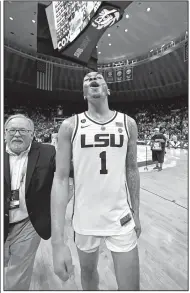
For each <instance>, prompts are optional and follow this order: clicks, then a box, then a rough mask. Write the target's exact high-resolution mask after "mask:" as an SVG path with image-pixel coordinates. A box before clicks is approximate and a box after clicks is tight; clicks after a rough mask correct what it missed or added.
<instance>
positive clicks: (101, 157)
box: [99, 151, 108, 174]
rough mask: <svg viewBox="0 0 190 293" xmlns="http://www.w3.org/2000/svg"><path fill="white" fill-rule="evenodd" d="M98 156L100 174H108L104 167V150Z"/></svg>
mask: <svg viewBox="0 0 190 293" xmlns="http://www.w3.org/2000/svg"><path fill="white" fill-rule="evenodd" d="M99 157H100V159H101V169H100V174H108V170H107V169H106V152H105V151H104V152H101V153H100V155H99Z"/></svg>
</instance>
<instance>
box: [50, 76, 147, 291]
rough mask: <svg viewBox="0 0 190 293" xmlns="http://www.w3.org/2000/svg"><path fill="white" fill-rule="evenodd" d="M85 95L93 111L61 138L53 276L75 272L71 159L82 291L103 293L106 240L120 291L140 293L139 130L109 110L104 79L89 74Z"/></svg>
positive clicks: (64, 128)
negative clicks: (101, 261) (100, 269)
mask: <svg viewBox="0 0 190 293" xmlns="http://www.w3.org/2000/svg"><path fill="white" fill-rule="evenodd" d="M83 91H84V98H85V99H86V100H87V102H88V111H87V112H85V113H81V114H79V115H75V117H71V118H69V119H66V120H65V121H64V122H63V123H62V125H61V127H60V130H59V134H58V148H57V158H56V173H55V176H54V181H53V187H52V199H51V212H52V248H53V263H54V271H55V273H56V274H57V275H58V276H59V277H60V278H61V279H62V280H64V281H66V280H67V279H68V278H69V276H70V274H72V270H73V265H72V259H71V253H70V250H69V248H68V246H67V245H66V243H65V242H64V222H65V211H66V207H67V204H68V200H69V173H70V161H71V154H72V156H73V166H74V183H75V195H74V214H73V228H74V231H75V243H76V246H77V250H78V255H79V260H80V266H81V283H82V287H83V290H98V284H99V277H98V273H97V263H98V255H99V250H98V249H99V246H100V241H101V240H105V243H106V245H107V248H108V249H109V250H111V253H112V257H113V262H114V268H115V274H116V279H117V284H118V289H119V290H139V257H138V248H137V238H138V237H139V236H140V233H141V225H140V220H139V189H140V178H139V171H138V168H137V145H136V141H137V126H136V123H135V121H134V120H133V119H132V118H130V117H129V116H127V115H125V114H122V113H119V112H114V111H111V110H110V109H109V107H108V95H110V91H109V89H108V87H107V84H106V82H105V80H104V78H103V76H102V75H101V74H99V73H97V72H91V73H88V74H87V75H86V76H85V78H84V83H83ZM129 202H131V203H129Z"/></svg>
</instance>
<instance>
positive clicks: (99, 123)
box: [84, 111, 117, 125]
mask: <svg viewBox="0 0 190 293" xmlns="http://www.w3.org/2000/svg"><path fill="white" fill-rule="evenodd" d="M84 115H85V116H86V117H87V118H88V119H89V120H90V121H92V122H94V123H95V124H98V125H106V124H108V123H110V122H112V121H113V120H114V119H115V118H116V116H117V111H115V114H114V116H113V117H112V118H111V119H110V120H109V121H107V122H104V123H101V122H96V121H94V120H93V119H92V118H90V117H89V116H88V114H87V113H86V112H84Z"/></svg>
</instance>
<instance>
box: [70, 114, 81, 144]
mask: <svg viewBox="0 0 190 293" xmlns="http://www.w3.org/2000/svg"><path fill="white" fill-rule="evenodd" d="M76 117H77V125H76V127H75V132H74V135H73V138H72V140H71V143H73V141H74V139H75V136H76V133H77V130H78V126H79V117H78V114H76Z"/></svg>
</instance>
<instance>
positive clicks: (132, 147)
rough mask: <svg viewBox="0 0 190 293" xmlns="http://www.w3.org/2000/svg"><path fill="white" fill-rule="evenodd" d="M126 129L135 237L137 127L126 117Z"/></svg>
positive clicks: (138, 231) (137, 227)
mask: <svg viewBox="0 0 190 293" xmlns="http://www.w3.org/2000/svg"><path fill="white" fill-rule="evenodd" d="M128 128H129V133H130V138H129V142H128V148H127V157H126V179H127V185H128V188H129V193H130V198H131V205H132V209H133V212H134V214H133V217H134V221H135V225H136V228H135V229H136V233H137V237H139V236H140V233H141V226H140V220H139V197H140V176H139V170H138V165H137V137H138V131H137V125H136V122H135V120H134V119H132V118H131V117H128Z"/></svg>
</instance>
